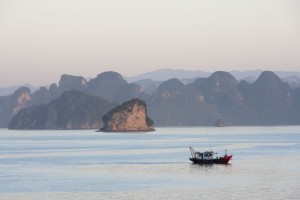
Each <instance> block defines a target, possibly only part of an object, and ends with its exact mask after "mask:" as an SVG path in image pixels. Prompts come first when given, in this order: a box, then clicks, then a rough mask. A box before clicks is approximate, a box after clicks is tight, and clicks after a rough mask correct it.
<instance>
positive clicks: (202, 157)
mask: <svg viewBox="0 0 300 200" xmlns="http://www.w3.org/2000/svg"><path fill="white" fill-rule="evenodd" d="M190 151H191V155H192V157H191V158H190V160H191V161H193V163H195V164H228V162H229V161H230V160H231V158H232V155H227V149H225V155H224V156H221V157H218V156H214V154H217V153H216V152H213V151H212V150H211V151H205V152H199V151H195V149H193V148H192V147H190Z"/></svg>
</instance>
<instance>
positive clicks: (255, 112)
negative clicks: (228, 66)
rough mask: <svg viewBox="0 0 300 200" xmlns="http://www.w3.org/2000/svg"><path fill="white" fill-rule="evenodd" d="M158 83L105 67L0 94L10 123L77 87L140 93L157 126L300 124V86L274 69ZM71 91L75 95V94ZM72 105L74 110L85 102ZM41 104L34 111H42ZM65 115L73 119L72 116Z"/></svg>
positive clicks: (0, 116)
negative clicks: (87, 75)
mask: <svg viewBox="0 0 300 200" xmlns="http://www.w3.org/2000/svg"><path fill="white" fill-rule="evenodd" d="M150 83H151V81H150ZM154 86H155V87H156V88H155V89H154V90H153V92H152V93H146V92H145V90H144V89H143V87H142V86H139V85H137V84H132V83H128V82H127V81H126V80H125V79H124V78H123V77H122V75H121V74H119V73H117V72H104V73H101V74H99V75H98V76H97V77H96V78H93V79H90V80H89V81H86V80H85V79H84V78H83V77H80V76H72V75H62V77H61V80H60V81H59V85H56V84H52V85H51V86H50V87H49V89H47V88H43V87H42V88H40V89H39V90H38V91H36V92H34V93H31V92H30V89H29V88H20V89H18V90H17V91H16V92H15V93H14V94H13V95H9V96H2V97H0V123H1V126H2V127H7V125H8V123H9V121H11V119H12V118H13V117H14V116H15V117H14V118H18V117H19V120H21V121H22V120H25V119H27V118H34V117H32V116H31V117H27V118H26V117H20V116H19V114H20V115H21V113H24V111H23V110H24V109H27V108H28V109H30V108H31V107H34V106H39V105H41V106H40V108H41V112H44V111H43V109H45V108H46V107H45V105H48V104H49V102H52V101H54V100H56V99H59V98H60V97H61V96H62V95H63V94H65V92H68V91H70V90H77V91H80V92H81V93H82V94H85V95H90V96H88V97H87V99H89V98H93V97H94V96H96V97H99V98H102V99H105V100H106V101H108V102H109V103H111V104H114V105H120V104H121V103H123V102H124V101H128V100H129V99H132V98H139V99H141V100H143V101H144V102H146V104H147V105H148V114H149V117H150V118H152V119H153V121H154V124H155V126H213V125H214V124H216V122H217V121H222V123H223V124H224V125H283V124H288V125H296V124H300V105H299V104H300V101H299V99H300V90H299V88H292V87H290V86H289V85H288V84H287V83H284V82H283V81H282V79H280V78H279V77H278V76H277V75H276V74H275V73H274V72H271V71H265V72H262V73H261V74H260V76H259V77H258V78H257V79H256V80H253V82H251V83H249V82H247V81H245V80H242V81H238V80H237V79H236V78H235V77H234V76H233V75H232V74H230V73H228V72H223V71H217V72H214V73H212V74H211V75H210V76H208V77H202V78H195V79H193V80H192V81H190V82H188V81H186V82H183V81H181V80H179V79H176V78H172V79H169V80H166V81H162V82H161V83H159V84H157V85H154ZM70 95H71V97H70V98H75V99H76V95H75V94H72V93H71V94H70ZM72 96H74V97H72ZM86 102H89V101H88V100H86ZM81 103H83V102H81ZM42 105H44V106H42ZM72 105H73V107H74V109H75V110H77V109H80V108H81V107H82V106H81V105H80V104H75V103H74V104H73V103H71V105H70V106H72ZM38 110H39V109H34V112H31V113H36V114H35V116H39V115H38V113H39V112H38ZM75 113H77V112H75ZM78 113H80V112H78ZM23 116H26V115H23ZM66 118H69V119H70V120H71V116H66ZM64 120H67V119H64ZM81 122H82V121H80V122H78V124H80V123H81ZM15 124H20V122H15ZM21 124H22V123H21ZM73 124H74V123H73ZM71 127H80V126H75V125H74V126H71ZM91 127H93V126H91ZM25 128H26V127H25Z"/></svg>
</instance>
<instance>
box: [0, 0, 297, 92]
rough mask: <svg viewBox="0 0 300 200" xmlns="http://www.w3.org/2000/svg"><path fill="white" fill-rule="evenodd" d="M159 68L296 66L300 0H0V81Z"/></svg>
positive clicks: (39, 82) (5, 83)
mask: <svg viewBox="0 0 300 200" xmlns="http://www.w3.org/2000/svg"><path fill="white" fill-rule="evenodd" d="M161 68H171V69H187V70H203V71H210V72H213V71H216V70H224V71H230V70H241V71H243V70H256V69H261V70H273V71H278V70H286V71H300V1H299V0H105V1H104V0H81V1H79V0H0V87H6V86H11V85H18V84H23V83H30V84H33V85H35V86H41V85H45V84H50V83H53V82H56V83H57V82H58V81H59V78H60V76H61V75H62V74H64V73H65V74H71V75H82V76H84V77H96V75H97V74H99V73H101V72H104V71H111V70H112V71H117V72H119V73H121V74H122V75H123V76H134V75H138V74H141V73H145V72H148V71H153V70H157V69H161Z"/></svg>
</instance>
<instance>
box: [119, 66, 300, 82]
mask: <svg viewBox="0 0 300 200" xmlns="http://www.w3.org/2000/svg"><path fill="white" fill-rule="evenodd" d="M262 72H263V70H246V71H237V70H234V71H229V73H230V74H231V75H233V76H234V77H235V78H236V79H237V80H242V79H245V78H247V77H255V78H258V77H259V75H260V74H261V73H262ZM274 73H275V74H276V75H277V76H278V77H279V78H281V79H283V78H288V77H293V76H296V77H299V78H300V71H274ZM211 74H212V72H208V71H201V70H182V69H167V68H166V69H159V70H155V71H150V72H147V73H143V74H140V75H137V76H133V77H124V79H125V80H127V81H128V82H129V83H131V82H135V81H138V80H142V79H151V80H153V81H166V80H169V79H171V78H177V79H179V80H180V79H193V78H197V77H198V78H207V77H209V76H210V75H211Z"/></svg>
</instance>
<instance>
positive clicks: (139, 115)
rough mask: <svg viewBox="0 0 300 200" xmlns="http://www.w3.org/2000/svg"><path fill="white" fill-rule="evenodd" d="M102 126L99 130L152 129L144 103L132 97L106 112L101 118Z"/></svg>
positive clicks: (151, 122)
mask: <svg viewBox="0 0 300 200" xmlns="http://www.w3.org/2000/svg"><path fill="white" fill-rule="evenodd" d="M102 120H103V123H104V126H103V128H102V129H101V130H100V131H105V132H124V131H154V125H153V121H152V119H150V118H149V117H148V116H147V109H146V104H145V103H144V102H143V101H141V100H139V99H132V100H130V101H127V102H125V103H123V104H122V105H121V106H118V107H116V108H114V109H113V110H111V111H110V112H109V113H107V114H106V115H105V116H104V117H103V118H102Z"/></svg>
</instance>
